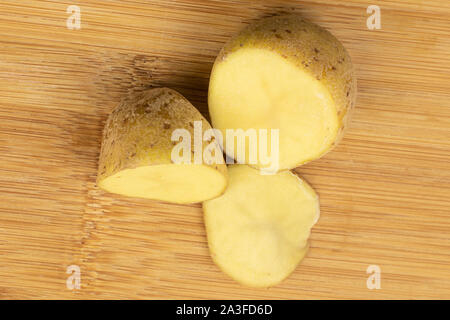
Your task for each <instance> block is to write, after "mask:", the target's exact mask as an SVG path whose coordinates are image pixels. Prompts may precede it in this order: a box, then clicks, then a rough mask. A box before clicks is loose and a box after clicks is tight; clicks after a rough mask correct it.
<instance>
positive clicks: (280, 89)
mask: <svg viewBox="0 0 450 320" xmlns="http://www.w3.org/2000/svg"><path fill="white" fill-rule="evenodd" d="M355 97H356V79H355V77H354V74H353V67H352V63H351V60H350V56H349V55H348V53H347V51H346V50H345V48H344V47H343V46H342V44H341V43H340V42H339V41H338V40H337V39H336V38H335V37H334V36H333V35H331V33H329V32H328V31H326V30H325V29H322V28H321V27H319V26H317V25H315V24H313V23H310V22H308V21H306V20H304V19H302V18H300V17H299V16H296V15H286V16H276V17H270V18H266V19H262V20H260V21H257V22H256V23H254V24H251V25H249V26H248V27H247V28H245V29H244V30H242V31H241V32H240V33H239V34H238V35H237V36H235V37H234V38H232V39H231V40H230V41H229V42H228V43H227V44H226V45H225V46H224V48H223V49H222V51H221V52H220V54H219V55H218V57H217V59H216V61H215V63H214V67H213V70H212V72H211V78H210V83H209V94H208V104H209V112H210V115H211V120H212V125H213V127H215V128H217V129H220V130H221V131H222V134H223V135H224V137H225V134H226V132H225V130H226V129H239V128H241V129H244V130H247V129H250V128H254V129H257V130H259V129H268V130H269V133H270V129H279V169H280V170H283V169H292V168H294V167H296V166H298V165H301V164H303V163H305V162H308V161H310V160H313V159H317V158H319V157H321V156H322V155H324V154H325V153H326V152H327V151H329V150H330V149H331V148H332V147H333V146H334V145H335V144H336V143H337V142H338V141H339V140H340V138H341V136H342V132H343V129H344V126H345V123H346V121H347V119H348V114H349V112H350V110H351V109H352V108H353V105H354V102H355ZM269 137H270V134H269ZM269 141H270V139H269ZM224 145H225V151H226V153H227V154H228V155H230V154H231V152H230V151H231V146H230V145H229V144H227V143H226V139H225V142H224ZM246 152H247V153H246V156H245V159H242V160H241V163H242V162H243V163H249V157H248V152H249V148H248V145H247V148H246ZM235 155H236V153H235ZM234 158H236V156H234ZM252 166H253V167H257V168H261V167H265V166H264V165H263V164H262V163H261V162H260V161H258V162H257V163H255V164H253V165H252Z"/></svg>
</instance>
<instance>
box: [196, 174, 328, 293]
mask: <svg viewBox="0 0 450 320" xmlns="http://www.w3.org/2000/svg"><path fill="white" fill-rule="evenodd" d="M228 177H229V185H228V188H227V190H226V191H225V193H224V194H223V195H222V196H220V197H218V198H216V199H213V200H208V201H205V202H204V203H203V211H204V217H205V225H206V232H207V236H208V244H209V248H210V252H211V256H212V258H213V260H214V261H215V263H216V264H217V265H218V266H219V267H220V268H221V269H222V270H223V271H224V272H225V273H226V274H228V275H229V276H231V277H232V278H233V279H235V280H236V281H238V282H240V283H242V284H244V285H248V286H252V287H269V286H273V285H275V284H277V283H279V282H281V281H282V280H283V279H285V278H286V277H287V276H288V275H289V274H290V273H291V272H292V271H293V270H294V269H295V267H296V266H297V264H298V263H299V262H300V261H301V260H302V259H303V257H304V256H305V254H306V252H307V250H308V237H309V234H310V230H311V228H312V226H313V225H314V224H315V223H316V222H317V220H318V219H319V211H320V210H319V198H318V196H317V194H316V193H315V192H314V190H313V189H312V188H311V187H310V186H309V185H308V184H307V183H306V182H305V181H303V180H301V179H300V178H299V177H298V176H297V175H295V174H293V173H292V172H290V171H283V172H280V173H277V174H275V175H261V174H260V172H259V171H258V170H256V169H252V168H250V167H249V166H246V165H232V166H230V167H228Z"/></svg>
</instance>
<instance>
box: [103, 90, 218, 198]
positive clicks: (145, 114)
mask: <svg viewBox="0 0 450 320" xmlns="http://www.w3.org/2000/svg"><path fill="white" fill-rule="evenodd" d="M194 121H201V122H202V131H203V132H204V131H205V130H207V129H210V128H211V126H210V124H209V123H208V122H207V121H206V120H205V118H204V117H203V116H202V115H201V114H200V112H199V111H198V110H197V109H195V107H194V106H193V105H192V104H191V103H190V102H189V101H188V100H187V99H185V98H184V97H183V96H182V95H181V94H179V93H177V92H176V91H174V90H171V89H168V88H156V89H151V90H148V91H145V92H143V93H141V94H137V95H133V96H130V97H128V98H127V99H125V100H124V101H123V102H122V103H121V104H120V105H119V106H118V107H117V108H116V109H115V110H114V111H113V112H112V113H111V115H110V116H109V118H108V120H107V122H106V125H105V128H104V131H103V141H102V148H101V152H100V159H99V169H98V176H97V184H98V186H99V187H100V188H102V189H104V190H106V191H109V192H113V193H118V194H122V195H125V196H131V197H139V198H148V199H156V200H163V201H167V202H174V203H194V202H202V201H204V200H207V199H211V198H214V197H217V196H219V195H220V194H222V193H223V192H224V190H225V188H226V185H227V168H226V165H225V164H212V165H208V164H205V163H204V164H193V161H192V164H189V163H188V164H175V163H173V162H172V158H171V154H172V149H173V147H174V145H176V144H177V142H174V141H171V136H172V132H173V130H175V129H186V130H188V131H189V132H190V135H191V139H192V141H191V146H192V149H191V150H194V147H193V145H194V141H193V138H194ZM203 132H202V137H203ZM206 145H207V144H206V143H203V147H202V148H203V149H204V148H205V147H206ZM202 154H203V150H202Z"/></svg>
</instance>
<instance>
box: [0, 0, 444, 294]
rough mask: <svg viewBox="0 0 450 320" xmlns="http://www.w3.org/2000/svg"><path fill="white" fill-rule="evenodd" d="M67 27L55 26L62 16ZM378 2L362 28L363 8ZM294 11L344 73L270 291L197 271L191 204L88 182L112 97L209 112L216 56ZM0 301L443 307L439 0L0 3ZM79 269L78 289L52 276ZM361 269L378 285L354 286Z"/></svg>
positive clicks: (207, 262) (205, 262)
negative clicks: (174, 102) (348, 108)
mask: <svg viewBox="0 0 450 320" xmlns="http://www.w3.org/2000/svg"><path fill="white" fill-rule="evenodd" d="M71 4H76V5H78V6H79V7H80V8H81V29H80V30H69V29H67V27H66V19H67V17H68V16H69V14H67V13H66V9H67V6H68V5H71ZM369 4H378V5H379V6H380V8H381V25H382V28H381V30H368V28H367V27H366V19H367V17H368V14H367V13H366V8H367V6H368V5H369ZM281 12H298V13H300V14H302V15H304V16H305V17H306V18H309V19H310V20H312V21H314V22H316V23H318V24H320V25H322V26H323V27H325V28H327V29H328V30H330V31H331V32H332V33H333V34H335V35H336V36H337V37H338V38H339V39H340V40H341V41H342V42H343V43H344V44H345V46H346V47H347V48H348V50H349V52H350V54H351V56H352V58H353V61H354V64H355V66H356V70H357V76H358V89H359V95H358V101H357V105H356V111H355V114H354V117H353V119H352V121H351V123H350V126H349V128H348V131H347V134H346V136H345V137H344V139H343V141H342V143H341V144H340V145H339V146H338V147H337V148H336V149H335V150H334V151H333V152H331V153H329V154H328V155H327V156H326V157H324V158H322V159H320V160H318V161H315V162H312V163H310V164H308V165H305V166H303V167H301V168H298V169H297V171H298V172H299V173H300V174H301V175H302V176H304V177H305V178H306V179H307V180H308V181H309V182H310V183H311V184H312V185H313V186H314V188H315V189H316V190H317V192H318V193H319V195H320V198H321V219H320V221H319V222H318V224H317V225H316V227H315V228H314V229H313V231H312V235H311V244H312V245H311V250H310V252H309V254H308V256H307V258H306V259H305V260H304V261H303V262H302V263H301V265H299V267H298V268H297V269H296V271H295V272H294V273H293V274H292V275H291V276H290V277H289V278H288V279H287V280H286V281H284V282H283V283H282V284H280V285H278V286H275V287H273V288H270V289H264V290H261V289H250V288H245V287H242V286H240V285H238V284H236V283H235V282H233V281H232V280H230V279H229V278H228V277H227V276H226V275H224V274H223V273H222V272H220V271H219V269H218V268H217V267H216V266H215V265H214V264H213V263H212V261H211V259H210V257H209V253H208V247H207V243H206V237H205V230H204V226H203V221H202V211H201V208H200V205H191V206H181V205H171V204H166V203H161V202H156V201H147V200H139V199H130V198H125V197H120V196H115V195H111V194H106V193H104V192H101V191H99V190H98V189H97V188H96V187H95V183H94V181H95V176H96V165H97V158H98V153H99V146H100V140H101V131H102V127H103V123H104V121H105V119H106V117H107V115H108V113H109V112H110V111H111V110H112V108H114V106H116V105H117V103H118V102H119V101H120V99H121V98H122V97H123V96H125V95H126V94H127V93H128V92H131V91H139V90H142V89H145V88H148V87H152V86H163V85H164V86H169V87H172V88H174V89H176V90H178V91H180V92H181V93H182V94H184V95H185V96H186V97H187V98H188V99H190V100H191V101H192V102H193V104H194V105H195V106H197V107H198V108H199V109H200V110H201V111H202V112H203V114H205V115H207V104H206V95H207V86H208V78H209V72H210V70H211V67H212V63H213V61H214V57H215V55H216V54H217V53H218V52H219V50H220V48H221V46H222V45H223V44H224V42H225V41H226V40H227V39H228V38H229V37H230V36H231V35H232V34H233V33H235V32H236V31H238V30H239V29H240V28H242V27H243V26H244V25H246V24H248V23H249V22H251V21H254V20H256V19H258V18H260V17H264V16H268V15H273V14H276V13H281ZM0 88H1V90H0V106H1V107H0V298H2V299H10V298H64V299H66V298H68V299H72V298H75V299H76V298H87V299H100V298H138V299H141V298H149V299H155V298H156V299H161V298H166V299H177V298H204V299H240V298H244V299H245V298H270V299H306V298H310V299H318V298H326V299H328V298H345V299H348V298H362V299H368V298H375V299H384V298H394V299H398V298H407V299H409V298H447V299H448V298H450V209H449V207H450V182H449V179H450V2H448V1H445V0H442V1H413V0H409V1H407V0H401V1H382V2H381V1H376V2H373V3H372V2H370V3H369V2H367V1H360V0H351V1H345V2H344V1H301V2H300V1H288V2H275V1H194V0H190V1H184V0H183V1H181V0H179V1H178V0H177V1H144V0H130V1H48V0H40V1H30V0H27V1H13V0H6V1H5V0H3V1H1V3H0ZM72 264H75V265H79V266H80V268H81V289H80V290H74V291H71V290H68V289H67V288H66V279H67V277H68V274H66V268H67V266H69V265H72ZM369 265H378V266H379V267H380V268H381V272H382V273H381V289H379V290H369V289H367V287H366V280H367V277H368V275H367V274H366V269H367V267H368V266H369Z"/></svg>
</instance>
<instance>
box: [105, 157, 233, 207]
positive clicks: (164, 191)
mask: <svg viewBox="0 0 450 320" xmlns="http://www.w3.org/2000/svg"><path fill="white" fill-rule="evenodd" d="M225 184H226V179H225V177H224V176H223V174H221V173H220V172H218V171H217V170H215V169H213V168H210V167H209V166H206V165H189V164H161V165H154V166H142V167H138V168H133V169H125V170H122V171H119V172H117V173H116V174H114V175H112V176H110V177H108V178H106V179H104V180H103V181H102V182H101V186H102V188H103V189H105V190H107V191H109V192H113V193H119V194H122V195H125V196H130V197H139V198H152V199H158V200H163V201H168V202H177V203H193V202H202V201H203V200H205V199H211V198H214V197H216V196H217V195H218V194H219V193H220V191H221V190H223V188H224V185H225Z"/></svg>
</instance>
